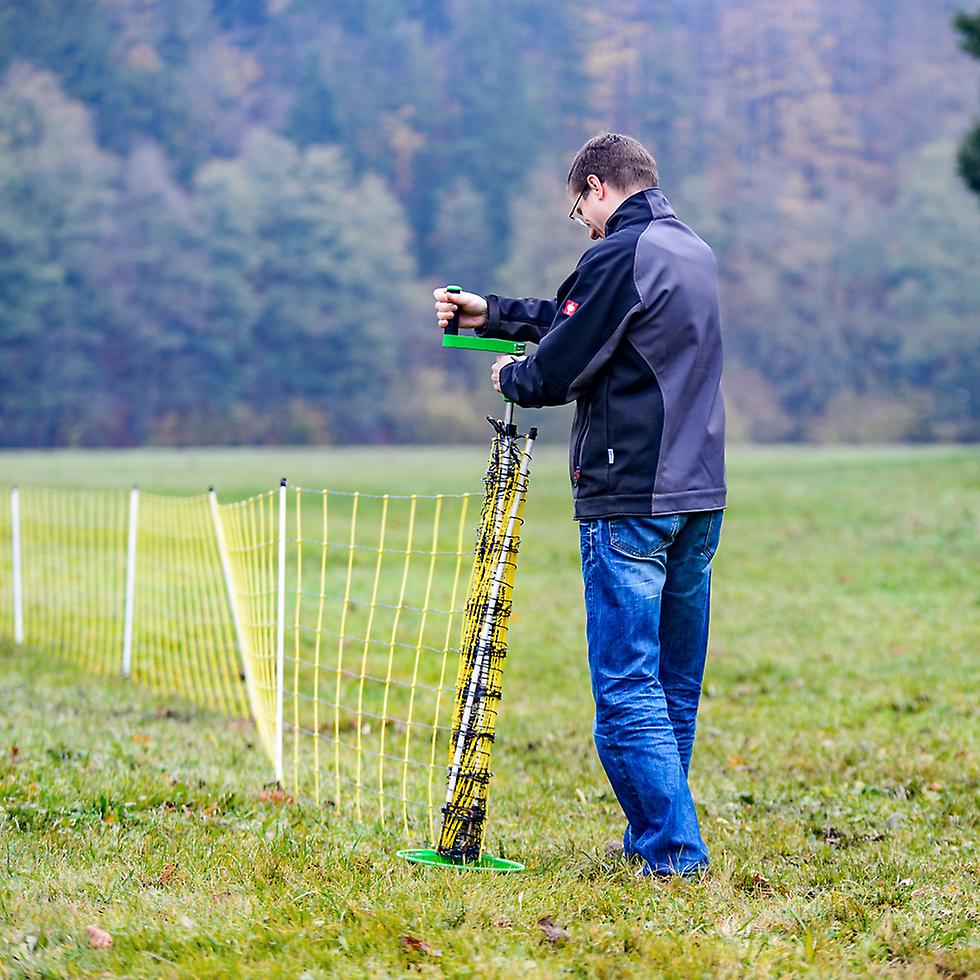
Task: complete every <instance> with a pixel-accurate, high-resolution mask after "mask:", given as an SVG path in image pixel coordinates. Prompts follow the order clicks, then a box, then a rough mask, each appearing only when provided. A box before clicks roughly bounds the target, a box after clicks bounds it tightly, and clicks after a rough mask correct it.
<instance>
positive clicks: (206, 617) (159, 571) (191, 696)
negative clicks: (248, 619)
mask: <svg viewBox="0 0 980 980" xmlns="http://www.w3.org/2000/svg"><path fill="white" fill-rule="evenodd" d="M137 525H138V530H137V533H136V562H135V582H134V588H133V596H134V603H133V606H134V608H133V653H132V676H133V678H134V679H135V680H137V681H140V682H142V683H144V684H146V685H148V686H150V687H154V688H156V689H158V690H162V691H167V692H169V693H172V694H175V695H177V696H179V697H181V698H185V699H186V700H189V701H194V702H196V703H198V704H202V705H204V706H206V707H208V708H210V709H212V710H214V711H219V712H221V713H223V714H227V715H232V716H243V715H247V714H248V707H247V705H246V700H245V692H244V691H243V689H242V670H241V661H240V658H239V656H238V651H237V644H236V641H235V630H234V625H233V615H232V609H231V606H230V604H229V598H228V591H227V588H226V584H225V580H224V578H223V575H222V568H221V558H220V554H219V551H218V544H217V541H216V535H215V523H214V518H213V514H212V509H211V506H210V501H209V498H208V495H207V494H201V495H200V496H196V497H164V496H159V495H157V494H152V493H141V494H140V495H139V504H138V509H137Z"/></svg>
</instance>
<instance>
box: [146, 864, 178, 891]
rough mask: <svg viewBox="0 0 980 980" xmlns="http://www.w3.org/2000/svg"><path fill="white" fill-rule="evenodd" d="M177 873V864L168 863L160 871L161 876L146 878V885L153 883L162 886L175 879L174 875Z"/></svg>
mask: <svg viewBox="0 0 980 980" xmlns="http://www.w3.org/2000/svg"><path fill="white" fill-rule="evenodd" d="M176 873H177V865H176V864H168V865H167V866H166V867H165V868H164V869H163V871H161V872H160V874H159V876H158V877H156V878H145V879H144V880H143V884H144V885H153V886H156V887H161V886H163V885H166V884H169V883H170V881H171V880H172V879H173V877H174V875H175V874H176Z"/></svg>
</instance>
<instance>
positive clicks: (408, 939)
mask: <svg viewBox="0 0 980 980" xmlns="http://www.w3.org/2000/svg"><path fill="white" fill-rule="evenodd" d="M398 941H399V942H400V943H401V944H402V946H403V947H404V948H405V949H407V950H410V951H411V952H413V953H424V954H425V955H426V956H431V955H436V956H438V955H439V954H438V951H437V950H435V949H433V948H432V947H431V946H430V945H429V944H428V943H427V942H426V941H425V940H424V939H417V938H416V937H415V936H402V937H401V938H400V939H399V940H398Z"/></svg>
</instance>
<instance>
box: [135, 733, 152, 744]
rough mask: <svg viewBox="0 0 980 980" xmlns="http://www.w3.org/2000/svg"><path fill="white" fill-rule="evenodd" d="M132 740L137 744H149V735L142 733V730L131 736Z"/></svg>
mask: <svg viewBox="0 0 980 980" xmlns="http://www.w3.org/2000/svg"><path fill="white" fill-rule="evenodd" d="M133 741H134V742H135V743H136V744H137V745H149V744H150V736H149V735H144V734H143V733H142V732H137V733H136V734H135V735H134V736H133Z"/></svg>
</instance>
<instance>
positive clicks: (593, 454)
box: [479, 188, 725, 518]
mask: <svg viewBox="0 0 980 980" xmlns="http://www.w3.org/2000/svg"><path fill="white" fill-rule="evenodd" d="M487 303H488V306H489V310H488V317H487V325H486V327H484V328H483V330H482V331H479V332H480V333H482V334H483V335H484V336H489V337H505V338H509V339H512V340H527V341H531V342H532V343H536V344H539V345H540V346H539V347H538V349H537V351H536V352H535V353H534V354H533V355H532V356H531V357H528V358H527V360H525V361H523V362H522V363H519V364H513V365H507V366H505V367H504V369H503V370H502V371H501V374H500V381H501V388H502V390H503V392H504V394H506V395H507V397H508V398H510V399H512V400H513V401H515V402H516V403H517V404H518V405H523V406H525V407H540V406H543V405H563V404H565V403H566V402H570V401H573V400H574V401H575V402H576V412H575V421H574V423H573V425H572V434H571V447H570V453H569V464H570V470H571V477H572V491H573V495H574V498H575V517H576V518H590V517H613V516H628V515H644V516H649V515H653V514H674V513H682V512H689V511H700V510H715V509H718V508H721V507H724V506H725V447H724V442H725V408H724V403H723V402H722V396H721V387H720V382H721V360H722V352H721V322H720V317H719V311H718V274H717V270H716V267H715V260H714V256H713V255H712V253H711V249H710V248H709V247H708V246H707V245H706V244H705V243H704V242H703V241H701V239H700V238H698V236H697V235H695V234H694V232H693V231H691V229H690V228H688V227H687V226H686V225H685V224H683V223H682V222H681V221H679V220H678V219H677V216H676V215H675V214H674V211H673V209H672V208H671V206H670V203H669V202H668V201H667V199H666V198H665V197H664V195H663V194H662V193H661V192H660V190H658V189H656V188H651V189H649V190H645V191H641V192H639V193H637V194H634V195H633V196H632V197H629V198H627V199H626V200H625V201H624V202H623V203H622V204H621V205H620V206H619V208H617V209H616V211H615V213H614V214H613V215H612V216H611V217H610V218H609V221H608V222H607V223H606V237H605V238H604V239H602V240H601V241H599V242H597V243H596V244H595V245H594V246H593V247H592V248H590V249H589V250H588V251H587V252H586V253H585V255H583V256H582V258H581V260H580V261H579V264H578V266H577V268H576V269H575V271H574V272H573V273H572V275H571V276H569V277H568V279H566V280H565V282H564V283H562V285H561V288H560V289H559V290H558V296H557V297H556V298H555V299H554V300H540V299H507V298H505V297H502V296H488V297H487Z"/></svg>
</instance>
